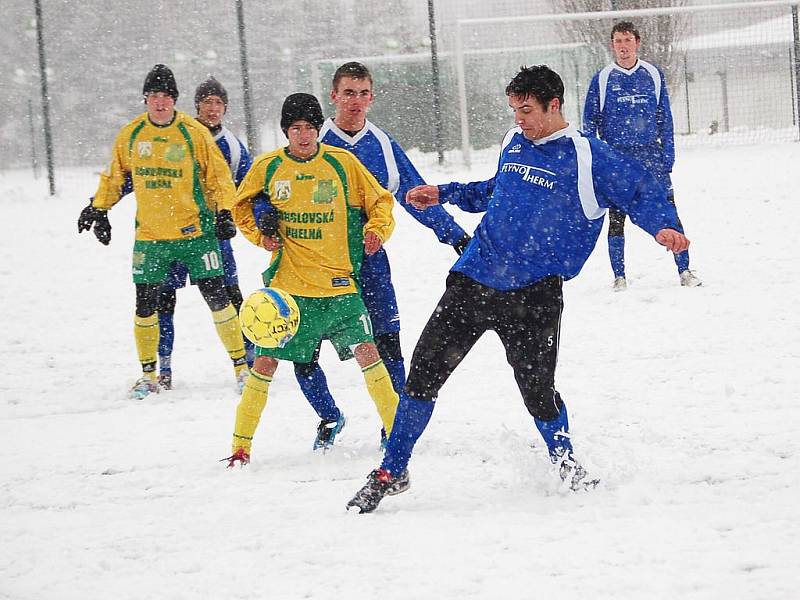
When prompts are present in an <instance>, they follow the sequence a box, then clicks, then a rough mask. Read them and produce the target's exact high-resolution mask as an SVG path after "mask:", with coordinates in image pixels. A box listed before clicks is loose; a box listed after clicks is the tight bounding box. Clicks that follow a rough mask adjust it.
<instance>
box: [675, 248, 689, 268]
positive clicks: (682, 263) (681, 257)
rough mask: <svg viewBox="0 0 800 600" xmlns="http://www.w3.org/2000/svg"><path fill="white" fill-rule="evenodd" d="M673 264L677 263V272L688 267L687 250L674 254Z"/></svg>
mask: <svg viewBox="0 0 800 600" xmlns="http://www.w3.org/2000/svg"><path fill="white" fill-rule="evenodd" d="M674 256H675V264H676V265H678V273H683V272H684V271H685V270H686V269H688V268H689V251H688V250H684V251H683V252H681V253H680V254H675V255H674Z"/></svg>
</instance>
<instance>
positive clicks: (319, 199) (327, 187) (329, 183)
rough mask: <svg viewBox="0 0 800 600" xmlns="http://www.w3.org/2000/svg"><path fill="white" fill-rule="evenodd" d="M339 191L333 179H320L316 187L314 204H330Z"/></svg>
mask: <svg viewBox="0 0 800 600" xmlns="http://www.w3.org/2000/svg"><path fill="white" fill-rule="evenodd" d="M338 193H339V192H338V190H337V189H336V186H334V185H333V179H320V180H319V181H318V182H317V186H316V187H315V188H314V193H313V194H312V196H311V202H313V203H314V204H330V203H331V202H333V199H334V198H335V197H336V196H337V194H338Z"/></svg>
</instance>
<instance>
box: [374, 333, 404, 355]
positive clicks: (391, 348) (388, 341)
mask: <svg viewBox="0 0 800 600" xmlns="http://www.w3.org/2000/svg"><path fill="white" fill-rule="evenodd" d="M375 345H376V346H377V347H378V354H380V355H381V358H382V359H383V360H403V350H402V349H401V348H400V334H399V333H398V332H396V331H395V332H391V333H382V334H381V335H376V336H375Z"/></svg>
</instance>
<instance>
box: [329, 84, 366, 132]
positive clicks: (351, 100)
mask: <svg viewBox="0 0 800 600" xmlns="http://www.w3.org/2000/svg"><path fill="white" fill-rule="evenodd" d="M373 99H374V96H373V95H372V83H371V82H370V80H369V79H354V78H353V77H342V78H341V79H340V80H339V84H338V85H337V86H336V89H335V90H331V100H332V101H333V104H334V106H336V116H335V117H334V120H335V121H336V124H337V125H339V127H343V128H344V129H350V128H353V129H360V128H362V127H363V126H364V121H365V119H366V118H367V110H369V107H370V105H371V104H372V100H373Z"/></svg>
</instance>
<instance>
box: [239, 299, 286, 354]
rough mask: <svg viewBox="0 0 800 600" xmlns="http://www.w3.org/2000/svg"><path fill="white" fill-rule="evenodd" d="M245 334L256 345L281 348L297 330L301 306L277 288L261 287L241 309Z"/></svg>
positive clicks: (240, 318)
mask: <svg viewBox="0 0 800 600" xmlns="http://www.w3.org/2000/svg"><path fill="white" fill-rule="evenodd" d="M239 322H240V323H241V325H242V333H243V334H244V336H245V337H246V338H247V339H248V340H250V341H251V342H253V343H254V344H255V345H256V346H260V347H262V348H282V347H283V346H285V345H286V342H288V341H289V340H290V339H292V338H293V337H294V334H295V333H297V328H298V327H299V326H300V309H299V308H298V307H297V303H296V302H295V301H294V298H292V296H291V295H290V294H288V293H286V292H284V291H283V290H281V289H278V288H269V287H268V288H261V289H260V290H256V291H255V292H253V293H252V294H250V296H249V297H248V298H247V300H245V301H244V303H243V304H242V308H241V309H240V310H239Z"/></svg>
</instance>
